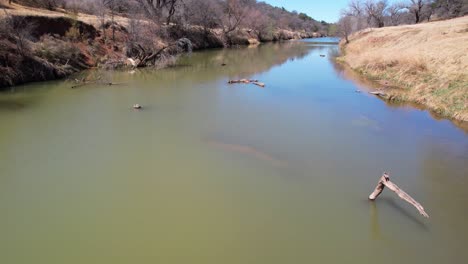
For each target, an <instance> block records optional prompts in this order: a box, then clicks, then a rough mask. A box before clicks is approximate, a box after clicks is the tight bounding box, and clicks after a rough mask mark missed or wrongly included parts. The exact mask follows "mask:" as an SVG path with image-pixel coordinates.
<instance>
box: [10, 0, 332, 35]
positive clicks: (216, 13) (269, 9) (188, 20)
mask: <svg viewBox="0 0 468 264" xmlns="http://www.w3.org/2000/svg"><path fill="white" fill-rule="evenodd" d="M13 2H18V3H21V4H25V5H30V6H37V7H41V8H46V9H50V10H53V9H57V8H63V9H75V10H79V11H81V12H87V13H93V14H97V15H101V16H102V15H103V13H105V14H107V15H113V14H117V13H118V14H119V15H124V16H139V17H142V16H144V17H145V18H147V19H150V20H152V21H154V22H157V23H166V24H171V23H172V24H177V25H199V26H202V27H203V28H205V29H212V28H219V29H222V30H223V32H224V33H225V34H228V33H230V32H233V31H235V30H236V29H238V28H248V29H251V30H253V31H254V32H255V33H256V34H258V35H268V34H271V32H272V31H273V30H274V29H276V28H281V29H289V30H293V31H299V30H304V31H307V32H319V33H322V34H324V35H325V34H327V33H328V29H329V26H330V24H328V23H326V22H324V21H316V20H314V19H312V18H311V17H309V16H308V15H307V14H304V13H298V12H296V11H288V10H286V9H284V8H280V7H273V6H271V5H269V4H267V3H265V2H259V1H257V0H13Z"/></svg>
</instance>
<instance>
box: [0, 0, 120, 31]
mask: <svg viewBox="0 0 468 264" xmlns="http://www.w3.org/2000/svg"><path fill="white" fill-rule="evenodd" d="M0 3H1V0H0ZM4 5H5V6H7V7H8V9H5V11H6V12H7V13H8V14H11V15H17V16H46V17H69V16H74V14H72V13H70V12H66V11H65V10H61V9H58V10H56V11H50V10H46V9H41V8H34V7H29V6H22V5H19V4H15V3H13V4H11V5H7V4H4ZM0 11H1V12H0V17H1V16H4V15H5V12H4V11H2V10H1V9H0ZM76 19H78V20H79V21H81V22H84V23H87V24H90V25H93V26H95V27H99V26H100V21H99V18H98V17H97V16H94V15H89V14H84V13H79V14H77V17H76ZM106 19H108V18H106ZM114 19H115V22H117V23H118V24H120V25H123V26H128V24H129V19H128V18H126V17H121V16H115V18H114Z"/></svg>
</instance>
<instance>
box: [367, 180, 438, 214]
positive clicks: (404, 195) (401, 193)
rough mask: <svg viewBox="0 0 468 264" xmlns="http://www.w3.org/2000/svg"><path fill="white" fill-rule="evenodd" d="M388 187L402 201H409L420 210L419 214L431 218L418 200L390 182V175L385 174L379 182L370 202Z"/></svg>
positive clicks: (370, 197)
mask: <svg viewBox="0 0 468 264" xmlns="http://www.w3.org/2000/svg"><path fill="white" fill-rule="evenodd" d="M385 187H387V188H389V189H390V190H392V191H393V192H395V193H396V194H397V195H398V196H399V197H400V198H401V199H403V200H405V201H407V202H408V203H410V204H412V205H413V206H414V207H416V209H418V211H419V213H420V214H421V215H423V216H424V217H426V218H429V215H428V214H427V213H426V211H424V207H422V205H421V204H420V203H418V202H417V201H416V200H414V199H413V197H411V196H410V195H409V194H407V193H405V192H404V191H403V190H402V189H400V187H398V186H397V185H396V184H394V183H393V182H391V181H390V177H389V175H388V174H387V173H386V172H385V173H384V174H383V175H382V177H381V178H380V180H379V183H378V184H377V186H376V187H375V190H374V192H372V193H371V195H369V200H371V201H374V200H375V199H377V197H378V196H379V195H380V194H381V193H382V191H383V190H384V188H385Z"/></svg>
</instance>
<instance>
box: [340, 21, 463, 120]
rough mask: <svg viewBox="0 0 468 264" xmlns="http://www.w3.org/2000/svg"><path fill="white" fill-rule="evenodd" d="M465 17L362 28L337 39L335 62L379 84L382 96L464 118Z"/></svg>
mask: <svg viewBox="0 0 468 264" xmlns="http://www.w3.org/2000/svg"><path fill="white" fill-rule="evenodd" d="M467 43H468V17H461V18H456V19H452V20H446V21H438V22H431V23H424V24H418V25H408V26H398V27H387V28H379V29H368V30H364V31H361V32H357V33H355V34H353V35H351V36H350V43H349V44H346V43H344V42H342V43H341V48H342V51H343V54H344V55H343V56H342V57H340V58H338V60H339V61H340V62H344V63H346V64H347V65H349V66H350V67H351V68H352V69H353V70H355V71H357V72H359V73H360V74H362V75H365V76H366V77H368V78H371V79H374V80H376V81H378V82H379V83H380V84H381V90H382V91H383V92H384V93H385V95H386V96H385V97H386V98H387V99H388V100H394V101H404V102H414V103H418V104H421V105H424V106H426V107H427V108H429V109H430V110H433V111H435V112H436V113H437V114H439V115H441V116H443V117H447V118H453V119H456V120H460V121H464V122H466V121H468V55H467V54H468V45H467Z"/></svg>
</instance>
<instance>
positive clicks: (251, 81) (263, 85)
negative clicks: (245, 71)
mask: <svg viewBox="0 0 468 264" xmlns="http://www.w3.org/2000/svg"><path fill="white" fill-rule="evenodd" d="M228 83H229V84H233V83H245V84H249V83H251V84H254V85H257V86H260V87H265V84H264V83H261V82H259V81H258V80H247V79H240V80H230V81H228Z"/></svg>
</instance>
